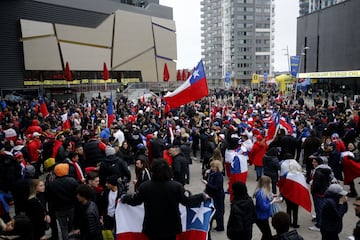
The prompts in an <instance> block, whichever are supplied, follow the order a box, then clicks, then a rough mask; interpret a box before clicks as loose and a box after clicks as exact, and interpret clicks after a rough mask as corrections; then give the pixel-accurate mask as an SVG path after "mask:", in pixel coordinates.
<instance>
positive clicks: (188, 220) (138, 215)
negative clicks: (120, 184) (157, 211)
mask: <svg viewBox="0 0 360 240" xmlns="http://www.w3.org/2000/svg"><path fill="white" fill-rule="evenodd" d="M179 210H180V213H181V223H182V232H181V233H180V234H178V236H177V240H193V239H196V240H206V239H207V233H208V231H209V227H210V220H211V218H212V216H213V215H214V213H215V208H214V205H213V202H212V200H207V201H205V202H202V203H200V204H199V205H198V206H192V207H191V208H190V207H188V208H186V207H184V206H182V205H179ZM115 218H116V235H117V236H116V238H117V240H147V239H148V238H147V236H146V235H145V234H143V233H142V224H143V220H144V205H143V204H142V205H139V206H130V205H127V204H123V203H121V202H119V203H118V204H117V206H116V212H115Z"/></svg>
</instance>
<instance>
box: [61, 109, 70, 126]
mask: <svg viewBox="0 0 360 240" xmlns="http://www.w3.org/2000/svg"><path fill="white" fill-rule="evenodd" d="M61 120H62V129H63V130H67V129H70V128H71V124H70V119H69V116H68V114H67V113H64V114H62V115H61Z"/></svg>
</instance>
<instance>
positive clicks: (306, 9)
mask: <svg viewBox="0 0 360 240" xmlns="http://www.w3.org/2000/svg"><path fill="white" fill-rule="evenodd" d="M344 1H346V0H300V1H299V7H300V8H299V13H300V16H303V15H305V14H308V13H312V12H315V11H318V10H320V9H324V8H326V7H330V6H332V5H334V4H337V3H341V2H344Z"/></svg>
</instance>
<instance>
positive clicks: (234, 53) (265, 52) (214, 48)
mask: <svg viewBox="0 0 360 240" xmlns="http://www.w3.org/2000/svg"><path fill="white" fill-rule="evenodd" d="M274 7H275V5H274V1H273V0H257V1H255V0H236V1H235V0H224V1H213V0H202V1H201V37H202V40H201V43H202V45H201V50H202V56H203V59H204V62H205V68H206V74H207V79H208V82H209V84H212V85H214V86H224V80H225V76H226V75H227V76H230V80H231V81H230V85H233V86H239V85H250V82H251V79H252V75H253V74H268V75H271V74H272V71H273V62H274V59H273V58H274V24H275V22H274V16H275V12H274Z"/></svg>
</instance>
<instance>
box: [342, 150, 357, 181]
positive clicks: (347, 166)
mask: <svg viewBox="0 0 360 240" xmlns="http://www.w3.org/2000/svg"><path fill="white" fill-rule="evenodd" d="M341 158H342V167H343V172H344V184H349V183H351V182H352V181H353V180H354V179H355V178H357V177H359V176H360V163H359V162H357V161H355V160H354V154H353V153H352V152H349V151H346V152H343V153H341Z"/></svg>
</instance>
